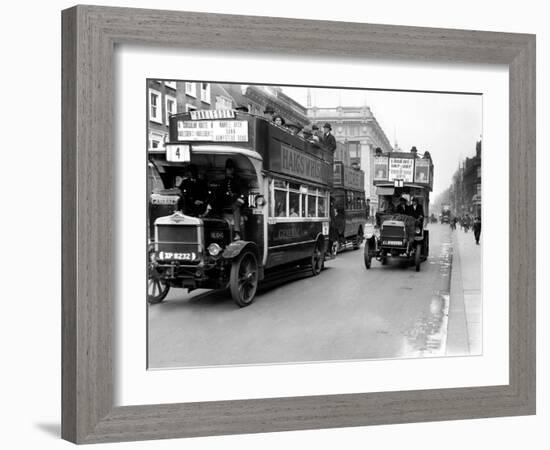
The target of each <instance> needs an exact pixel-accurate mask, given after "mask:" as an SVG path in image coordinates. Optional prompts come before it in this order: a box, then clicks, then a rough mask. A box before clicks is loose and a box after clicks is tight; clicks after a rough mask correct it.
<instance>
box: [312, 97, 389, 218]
mask: <svg viewBox="0 0 550 450" xmlns="http://www.w3.org/2000/svg"><path fill="white" fill-rule="evenodd" d="M308 117H309V119H310V121H311V122H312V123H313V124H316V125H318V126H319V128H322V126H323V125H324V124H325V122H328V123H330V124H331V126H332V134H334V137H335V138H336V141H337V142H342V143H347V147H348V149H349V153H350V155H349V156H350V164H351V165H355V166H358V167H359V168H360V169H361V170H363V172H365V194H366V198H367V200H368V203H369V204H370V214H371V215H373V214H374V213H375V212H376V210H377V208H378V197H377V195H376V189H375V187H374V185H373V182H372V181H373V176H374V153H375V150H376V148H377V147H380V148H381V149H382V151H383V152H391V151H392V146H391V144H390V141H389V140H388V138H387V136H386V134H385V133H384V130H382V127H381V126H380V125H379V123H378V121H377V120H376V118H375V117H374V114H373V113H372V111H371V109H370V108H369V107H368V106H338V107H335V108H321V107H316V106H313V107H311V108H309V109H308Z"/></svg>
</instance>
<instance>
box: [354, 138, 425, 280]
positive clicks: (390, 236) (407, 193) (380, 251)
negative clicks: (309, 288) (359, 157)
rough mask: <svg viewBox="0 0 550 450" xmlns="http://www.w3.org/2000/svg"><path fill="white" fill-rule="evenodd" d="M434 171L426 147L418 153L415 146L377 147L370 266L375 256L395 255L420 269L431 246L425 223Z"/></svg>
mask: <svg viewBox="0 0 550 450" xmlns="http://www.w3.org/2000/svg"><path fill="white" fill-rule="evenodd" d="M433 174H434V166H433V163H432V159H431V156H430V153H429V152H427V151H426V152H424V154H423V155H422V156H419V154H418V152H417V149H416V147H413V148H412V149H411V151H410V152H388V153H383V152H382V151H381V150H379V149H377V153H376V156H375V158H374V178H373V183H374V185H375V186H376V193H377V195H378V206H379V210H378V212H377V213H376V226H375V233H374V234H373V235H372V236H369V237H368V238H367V241H366V243H365V250H364V260H365V266H366V268H367V269H370V267H371V261H372V258H375V259H376V260H378V261H380V262H381V263H382V265H385V264H387V262H388V261H389V260H390V259H391V258H394V259H404V260H408V261H409V262H410V263H411V264H414V266H415V269H416V271H417V272H418V271H419V270H420V264H421V262H423V261H425V260H426V259H427V258H428V254H429V248H430V247H429V246H430V242H429V237H430V236H429V231H428V230H427V229H426V225H427V223H428V221H427V217H429V213H430V212H429V205H430V192H431V191H432V187H433ZM411 203H416V204H417V206H416V207H413V206H411ZM403 208H405V211H403Z"/></svg>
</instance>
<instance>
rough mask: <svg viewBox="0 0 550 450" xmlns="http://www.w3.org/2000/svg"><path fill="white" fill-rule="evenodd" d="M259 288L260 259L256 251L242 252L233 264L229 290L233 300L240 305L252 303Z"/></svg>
mask: <svg viewBox="0 0 550 450" xmlns="http://www.w3.org/2000/svg"><path fill="white" fill-rule="evenodd" d="M257 289H258V260H257V259H256V255H254V253H252V252H250V251H247V252H244V253H241V254H240V255H239V256H238V257H237V258H236V259H235V260H234V261H233V263H232V264H231V273H230V275H229V290H230V291H231V297H232V298H233V301H234V302H235V303H236V304H237V305H238V306H240V307H241V308H242V307H244V306H248V305H250V304H251V303H252V302H253V301H254V297H255V296H256V290H257Z"/></svg>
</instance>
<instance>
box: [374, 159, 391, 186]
mask: <svg viewBox="0 0 550 450" xmlns="http://www.w3.org/2000/svg"><path fill="white" fill-rule="evenodd" d="M374 179H375V180H380V181H388V157H387V156H377V157H375V158H374Z"/></svg>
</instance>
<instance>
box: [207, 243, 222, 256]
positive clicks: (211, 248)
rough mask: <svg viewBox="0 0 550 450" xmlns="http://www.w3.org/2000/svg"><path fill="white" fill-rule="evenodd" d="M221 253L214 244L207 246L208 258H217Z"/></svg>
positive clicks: (219, 248)
mask: <svg viewBox="0 0 550 450" xmlns="http://www.w3.org/2000/svg"><path fill="white" fill-rule="evenodd" d="M221 251H222V248H221V247H220V246H219V245H218V244H216V243H215V242H213V243H212V244H210V245H209V246H208V253H209V254H210V256H218V255H219V254H220V252H221Z"/></svg>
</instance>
